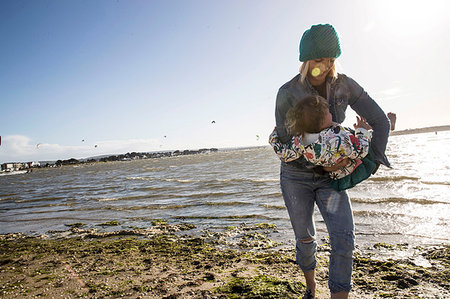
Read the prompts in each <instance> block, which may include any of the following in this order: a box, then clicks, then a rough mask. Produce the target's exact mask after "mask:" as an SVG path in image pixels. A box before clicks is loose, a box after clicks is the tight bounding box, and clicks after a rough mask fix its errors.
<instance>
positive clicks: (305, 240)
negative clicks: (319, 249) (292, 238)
mask: <svg viewBox="0 0 450 299" xmlns="http://www.w3.org/2000/svg"><path fill="white" fill-rule="evenodd" d="M314 240H315V239H314V238H307V239H300V240H299V241H300V242H301V243H303V244H310V243H312V242H314Z"/></svg>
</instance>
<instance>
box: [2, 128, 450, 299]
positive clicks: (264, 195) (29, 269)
mask: <svg viewBox="0 0 450 299" xmlns="http://www.w3.org/2000/svg"><path fill="white" fill-rule="evenodd" d="M405 144H408V146H404V145H405ZM447 145H448V146H447ZM449 147H450V133H449V132H438V134H437V135H436V134H434V133H423V134H411V135H403V136H392V137H391V138H390V140H389V144H388V148H387V151H386V153H387V156H388V157H389V160H390V162H391V164H392V168H387V167H380V169H379V170H378V171H377V173H376V174H375V175H374V176H372V177H370V178H369V179H368V180H366V181H364V182H362V183H361V184H358V185H357V186H356V187H354V188H352V189H350V190H348V194H349V197H350V199H351V202H352V208H353V214H354V223H355V236H356V239H355V244H356V245H355V246H356V250H355V252H354V258H355V259H354V273H353V282H354V288H353V291H352V293H351V294H352V298H385V297H391V298H449V297H450V293H449V292H450V291H449V289H450V288H449V283H448V281H449V254H448V252H449V244H450V240H449V235H450V227H449V225H448V223H450V218H449V217H450V198H449V195H448V194H450V182H449V180H448V169H449V168H450V160H448V159H442V157H445V156H446V151H447V149H448V148H449ZM411 148H414V149H415V150H414V151H411V150H410V149H411ZM423 153H427V154H426V158H425V159H424V158H423ZM279 163H280V162H279V160H278V159H277V157H276V156H275V154H274V153H273V150H272V149H271V148H270V147H256V148H247V149H230V150H219V151H218V152H211V153H202V154H197V155H186V156H178V157H161V158H155V159H142V160H133V161H121V162H119V161H115V162H97V163H87V164H82V165H65V166H62V167H58V168H52V169H50V168H43V169H35V170H33V172H32V173H27V174H18V175H14V176H2V177H0V244H1V246H0V279H1V281H2V285H1V286H0V288H1V289H0V296H1V297H2V298H33V297H46V298H52V297H54V298H78V297H81V298H117V297H125V298H298V297H299V296H301V294H303V292H304V289H305V286H304V280H303V278H302V273H301V271H300V269H299V267H298V266H297V265H296V264H295V262H294V260H295V252H294V250H295V241H294V234H293V230H292V226H291V223H290V220H289V216H288V213H287V210H286V208H285V206H284V202H283V198H282V196H281V191H280V186H279ZM331 200H332V199H331ZM330 204H332V202H331V201H330ZM331 206H332V205H331ZM314 219H315V224H316V239H317V242H318V248H319V251H318V268H317V276H318V284H319V293H318V296H319V298H329V294H328V287H327V271H328V270H327V268H328V255H329V252H330V248H329V245H328V234H327V231H326V226H325V223H324V221H323V218H322V217H321V215H320V213H319V211H318V210H317V209H316V211H315V216H314Z"/></svg>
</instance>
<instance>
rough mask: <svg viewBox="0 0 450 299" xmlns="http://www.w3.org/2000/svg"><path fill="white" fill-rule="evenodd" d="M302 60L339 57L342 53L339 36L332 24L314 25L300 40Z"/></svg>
mask: <svg viewBox="0 0 450 299" xmlns="http://www.w3.org/2000/svg"><path fill="white" fill-rule="evenodd" d="M299 50H300V61H302V62H303V61H307V60H313V59H318V58H338V57H339V55H341V47H340V45H339V37H338V35H337V33H336V30H334V28H333V26H331V25H330V24H319V25H313V26H311V28H310V29H308V30H306V31H305V33H303V36H302V39H301V40H300V47H299Z"/></svg>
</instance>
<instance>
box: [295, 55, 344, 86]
mask: <svg viewBox="0 0 450 299" xmlns="http://www.w3.org/2000/svg"><path fill="white" fill-rule="evenodd" d="M309 61H310V60H307V61H305V62H303V63H302V65H301V66H300V70H299V72H300V82H302V84H305V80H306V77H307V76H308V70H309ZM327 77H331V81H332V82H334V81H335V80H336V79H337V71H336V63H333V66H332V67H331V69H330V72H329V73H328V75H327Z"/></svg>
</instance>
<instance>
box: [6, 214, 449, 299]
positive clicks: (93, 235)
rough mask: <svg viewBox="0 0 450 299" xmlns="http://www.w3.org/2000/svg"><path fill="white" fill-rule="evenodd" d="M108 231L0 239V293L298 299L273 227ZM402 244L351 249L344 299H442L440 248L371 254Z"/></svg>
mask: <svg viewBox="0 0 450 299" xmlns="http://www.w3.org/2000/svg"><path fill="white" fill-rule="evenodd" d="M116 225H117V223H115V222H114V221H111V222H108V223H105V225H104V227H105V229H84V228H83V225H82V224H79V225H73V226H72V227H68V228H67V230H61V231H53V232H49V234H46V235H41V236H27V235H25V234H22V233H17V234H4V235H1V236H0V248H1V250H0V252H1V253H0V279H1V281H2V287H1V289H0V295H1V296H2V298H34V297H46V298H118V297H125V298H298V297H299V296H301V294H303V292H304V290H305V283H304V279H303V277H302V275H301V271H300V269H299V267H298V266H297V265H296V264H295V252H294V248H292V247H291V246H286V244H281V243H279V242H275V241H273V240H271V239H270V237H269V236H270V234H271V233H273V232H274V231H276V230H277V228H276V226H275V225H273V224H269V223H260V224H255V225H250V226H239V227H227V228H226V229H223V230H203V231H202V232H201V233H192V231H193V230H194V228H195V227H194V226H193V225H192V224H177V225H170V224H168V223H167V222H166V221H164V220H160V221H154V222H153V225H152V226H151V227H148V228H134V229H129V230H114V229H106V227H107V226H111V227H115V226H116ZM409 246H410V245H408V244H401V245H398V244H397V245H390V244H384V243H378V244H375V245H374V246H373V248H371V251H370V252H371V253H367V252H368V251H362V250H358V249H357V250H356V251H355V254H354V273H353V283H354V287H353V291H352V293H351V298H385V297H389V298H448V296H450V291H449V290H450V284H449V278H450V271H449V261H450V259H449V251H450V246H448V245H442V246H428V247H417V248H414V250H415V251H416V252H417V256H416V259H414V258H412V257H411V256H409V257H405V258H395V259H392V258H387V259H383V258H381V256H382V255H378V254H377V252H385V251H400V252H402V251H406V250H407V248H408V247H409ZM329 251H330V248H329V246H328V245H327V242H324V244H323V245H321V246H319V250H318V267H317V281H318V294H317V295H318V298H329V294H328V288H327V271H328V270H327V267H328V255H329ZM410 251H411V248H409V252H410ZM364 252H365V253H364ZM383 255H384V256H385V254H383ZM394 256H397V257H398V256H399V254H398V253H396V254H394ZM417 257H420V259H417ZM417 261H419V262H417Z"/></svg>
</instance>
